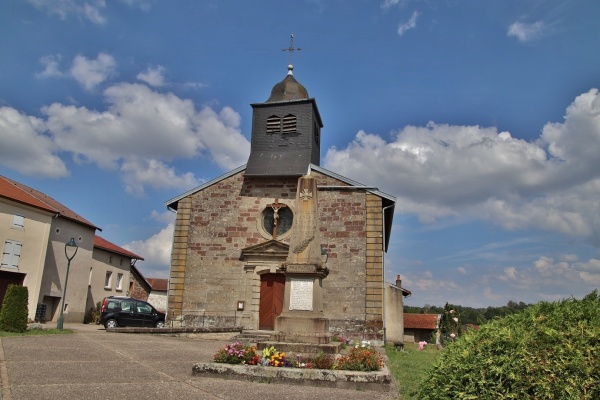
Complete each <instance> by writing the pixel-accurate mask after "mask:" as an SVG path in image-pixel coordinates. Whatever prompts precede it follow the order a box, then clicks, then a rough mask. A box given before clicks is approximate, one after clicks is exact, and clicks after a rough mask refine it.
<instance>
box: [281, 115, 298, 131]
mask: <svg viewBox="0 0 600 400" xmlns="http://www.w3.org/2000/svg"><path fill="white" fill-rule="evenodd" d="M292 132H296V116H295V115H292V114H289V115H286V116H285V117H283V133H292Z"/></svg>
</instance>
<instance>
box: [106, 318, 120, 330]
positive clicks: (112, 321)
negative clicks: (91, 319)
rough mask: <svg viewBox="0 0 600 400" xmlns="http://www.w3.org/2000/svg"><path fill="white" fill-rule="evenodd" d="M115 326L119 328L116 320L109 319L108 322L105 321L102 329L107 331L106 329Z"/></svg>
mask: <svg viewBox="0 0 600 400" xmlns="http://www.w3.org/2000/svg"><path fill="white" fill-rule="evenodd" d="M117 326H119V324H117V320H116V319H109V320H108V321H106V322H105V323H104V327H105V328H106V329H108V328H116V327H117Z"/></svg>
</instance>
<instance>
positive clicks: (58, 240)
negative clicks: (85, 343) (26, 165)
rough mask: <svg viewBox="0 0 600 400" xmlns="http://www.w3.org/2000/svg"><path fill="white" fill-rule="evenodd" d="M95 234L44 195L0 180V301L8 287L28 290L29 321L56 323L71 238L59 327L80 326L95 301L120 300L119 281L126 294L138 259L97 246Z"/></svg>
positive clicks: (114, 248)
mask: <svg viewBox="0 0 600 400" xmlns="http://www.w3.org/2000/svg"><path fill="white" fill-rule="evenodd" d="M96 230H101V229H100V228H98V227H97V226H95V225H94V224H92V223H91V222H89V221H88V220H86V219H85V218H83V217H82V216H80V215H78V214H77V213H75V212H73V211H72V210H70V209H69V208H67V207H65V206H64V205H63V204H61V203H59V202H58V201H56V200H54V199H53V198H51V197H49V196H47V195H46V194H44V193H42V192H39V191H37V190H35V189H32V188H30V187H28V186H25V185H23V184H21V183H19V182H16V181H13V180H11V179H9V178H6V177H3V176H0V246H2V260H1V264H0V297H1V298H2V299H3V298H4V294H5V292H6V287H7V286H8V285H9V284H11V283H16V284H22V285H24V286H27V288H28V290H29V318H30V319H31V320H34V319H37V320H40V321H56V320H57V318H58V315H59V307H60V303H61V301H62V296H63V291H64V289H65V287H64V285H65V278H66V272H67V257H66V255H65V244H66V243H67V242H68V241H69V240H70V239H71V238H74V239H75V243H76V244H77V246H78V248H77V253H76V255H75V257H74V258H73V259H72V261H71V263H70V269H69V280H68V286H67V293H66V298H65V308H64V321H65V322H83V320H84V316H85V313H86V311H89V308H90V307H92V306H93V305H94V303H95V302H96V301H98V300H101V299H102V297H104V296H109V295H113V294H121V291H122V289H120V290H119V289H117V288H118V282H119V279H121V288H123V287H124V288H125V290H126V288H127V283H128V282H129V267H130V265H131V262H132V260H137V259H140V260H141V259H142V258H141V257H139V256H137V255H135V254H133V253H130V252H128V251H127V250H125V249H122V248H120V247H118V246H116V245H114V244H112V243H110V242H107V241H105V240H104V239H101V238H100V239H101V240H99V241H98V242H97V239H96ZM107 243H108V244H107ZM109 272H111V275H110V279H108V278H109V275H108V273H109ZM113 274H114V275H113ZM119 274H121V276H119ZM0 305H1V302H0Z"/></svg>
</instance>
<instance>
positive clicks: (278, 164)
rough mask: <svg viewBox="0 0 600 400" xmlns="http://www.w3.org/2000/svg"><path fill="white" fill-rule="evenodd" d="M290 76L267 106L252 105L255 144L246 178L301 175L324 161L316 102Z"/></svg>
mask: <svg viewBox="0 0 600 400" xmlns="http://www.w3.org/2000/svg"><path fill="white" fill-rule="evenodd" d="M293 70H294V67H293V66H292V65H291V64H290V65H288V73H287V76H286V77H285V78H284V79H283V80H282V81H281V82H279V83H277V84H276V85H275V86H273V89H272V90H271V96H269V98H268V99H267V101H266V102H264V103H256V104H251V106H252V109H253V112H252V141H251V147H250V157H249V158H248V163H247V165H246V171H245V173H244V175H246V176H302V175H304V174H306V172H307V170H308V165H309V164H316V165H319V162H320V159H321V128H322V127H323V122H322V121H321V115H320V114H319V109H318V108H317V102H316V101H315V99H313V98H309V97H308V92H307V91H306V88H304V86H302V85H301V84H300V83H298V81H297V80H296V79H295V78H294V75H293Z"/></svg>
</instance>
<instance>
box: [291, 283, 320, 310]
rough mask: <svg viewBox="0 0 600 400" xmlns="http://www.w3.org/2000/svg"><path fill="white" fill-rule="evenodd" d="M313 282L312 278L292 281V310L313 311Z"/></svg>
mask: <svg viewBox="0 0 600 400" xmlns="http://www.w3.org/2000/svg"><path fill="white" fill-rule="evenodd" d="M313 282H314V279H312V278H308V279H295V278H292V279H291V280H290V284H291V287H290V289H291V291H290V310H304V311H312V309H313Z"/></svg>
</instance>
